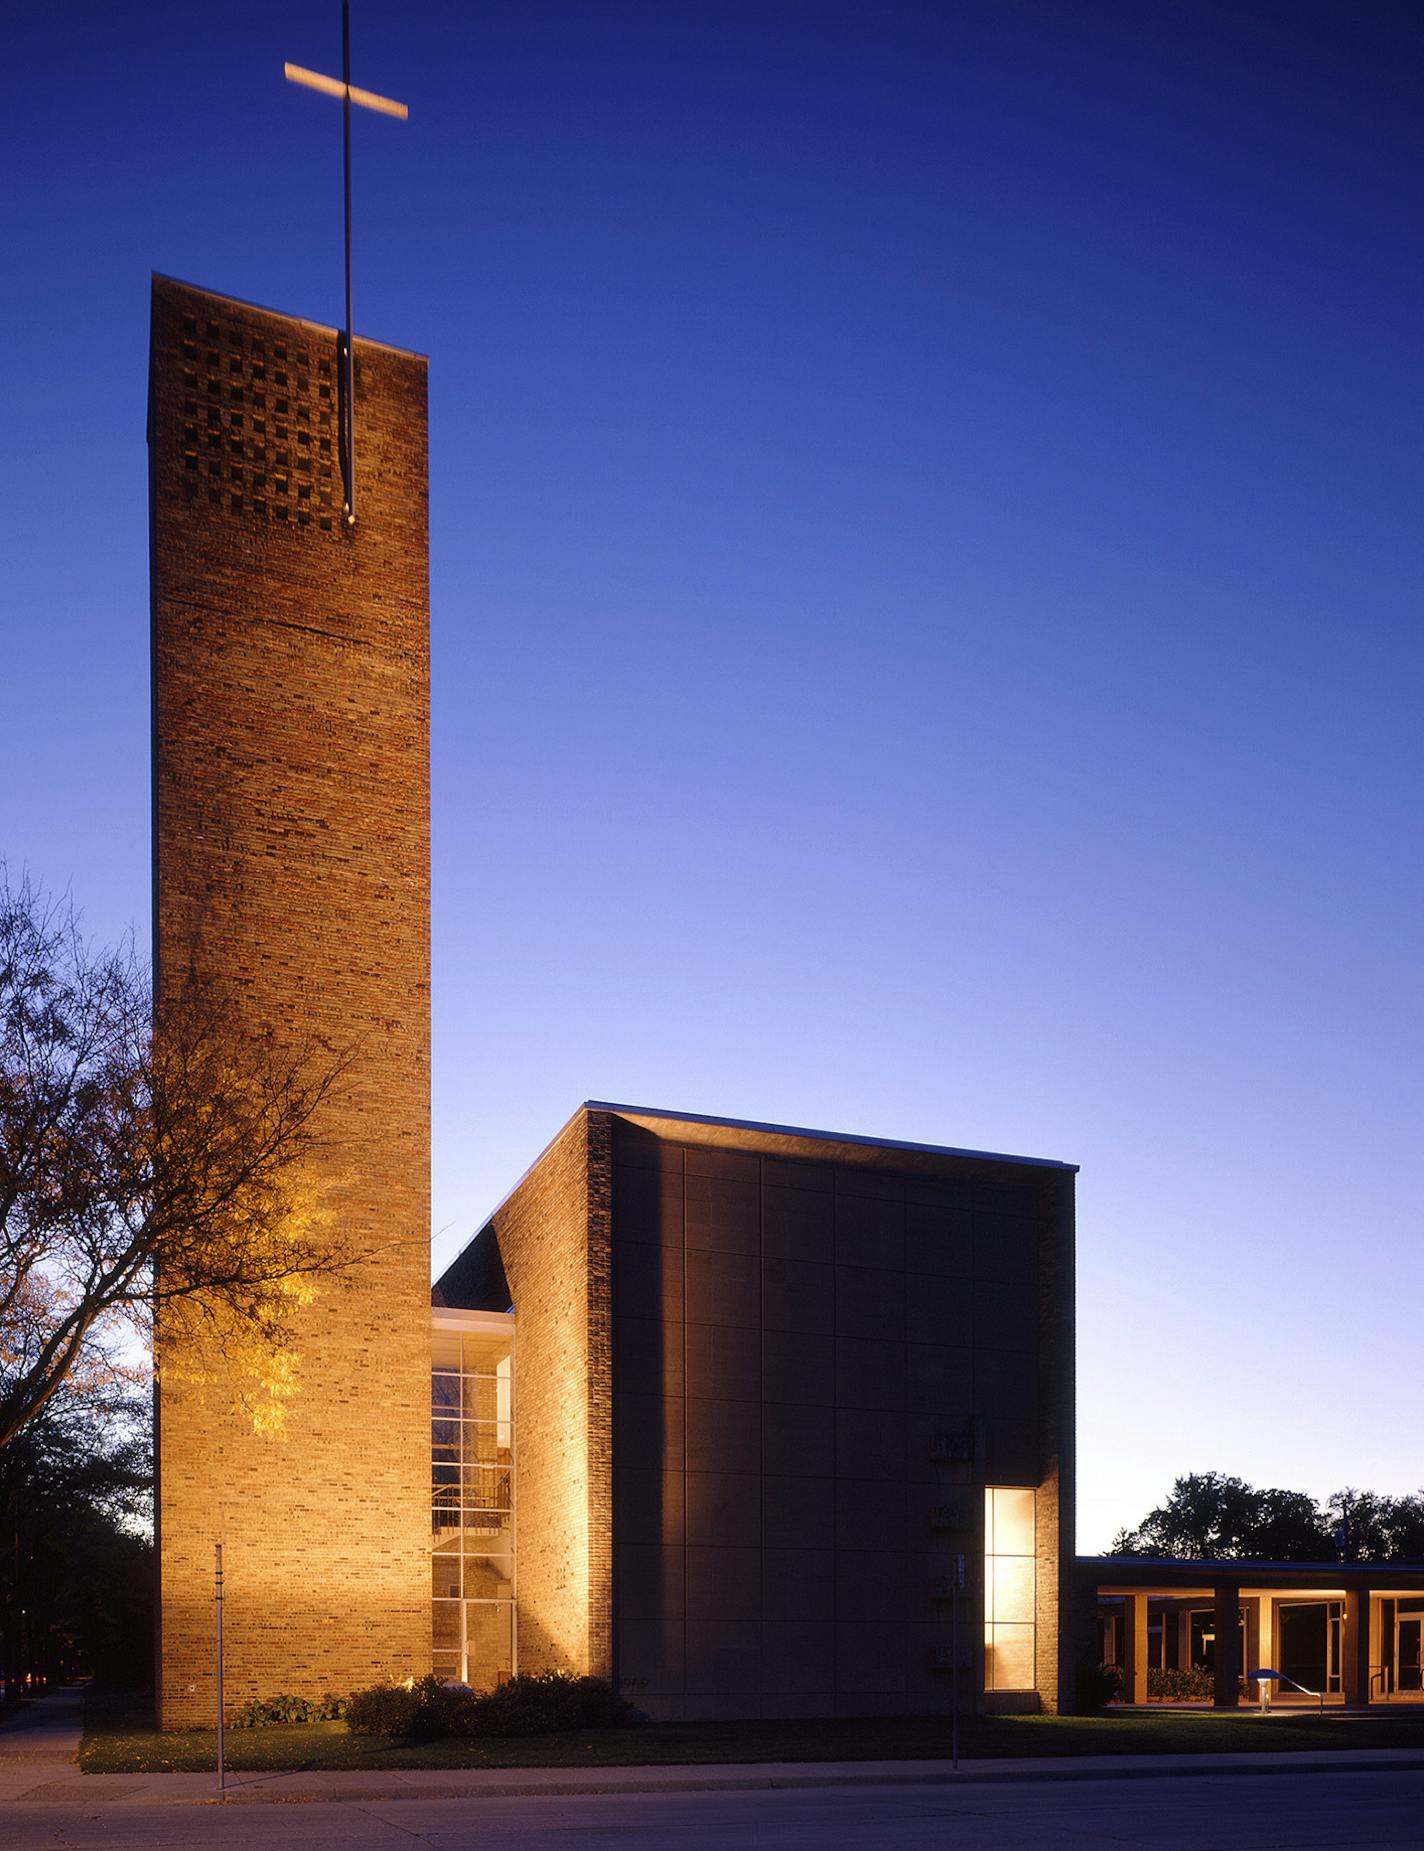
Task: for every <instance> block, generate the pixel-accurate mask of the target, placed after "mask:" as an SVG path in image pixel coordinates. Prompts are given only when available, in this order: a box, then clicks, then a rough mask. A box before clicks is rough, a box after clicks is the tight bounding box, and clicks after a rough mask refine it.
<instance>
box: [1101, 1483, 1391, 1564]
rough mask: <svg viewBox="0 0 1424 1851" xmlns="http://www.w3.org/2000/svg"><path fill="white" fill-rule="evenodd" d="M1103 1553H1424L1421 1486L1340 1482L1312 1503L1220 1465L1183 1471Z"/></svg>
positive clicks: (1328, 1558)
mask: <svg viewBox="0 0 1424 1851" xmlns="http://www.w3.org/2000/svg"><path fill="white" fill-rule="evenodd" d="M1109 1553H1110V1554H1112V1555H1146V1556H1201V1557H1205V1558H1206V1559H1208V1560H1217V1561H1229V1560H1232V1559H1235V1558H1238V1557H1254V1558H1257V1559H1259V1560H1262V1561H1271V1562H1334V1561H1342V1562H1404V1561H1424V1493H1421V1492H1413V1493H1410V1494H1409V1495H1408V1496H1405V1497H1390V1496H1389V1495H1388V1494H1387V1493H1384V1492H1379V1491H1356V1490H1354V1489H1353V1488H1352V1487H1346V1489H1345V1490H1343V1491H1336V1492H1333V1493H1332V1494H1331V1496H1330V1497H1328V1498H1326V1499H1325V1501H1324V1502H1323V1503H1317V1502H1316V1500H1315V1499H1314V1498H1312V1497H1309V1496H1308V1495H1307V1494H1306V1493H1305V1492H1304V1491H1281V1490H1259V1489H1258V1488H1257V1487H1256V1486H1255V1485H1248V1484H1247V1483H1246V1481H1245V1479H1244V1478H1233V1477H1231V1476H1230V1475H1229V1474H1227V1473H1225V1472H1189V1473H1187V1474H1186V1475H1185V1476H1184V1477H1182V1478H1179V1479H1178V1480H1177V1481H1176V1483H1175V1484H1174V1485H1173V1486H1172V1490H1171V1494H1170V1495H1169V1497H1168V1498H1167V1500H1166V1502H1165V1503H1163V1504H1159V1505H1158V1506H1157V1508H1156V1509H1155V1510H1151V1511H1149V1512H1148V1513H1147V1515H1146V1516H1145V1517H1144V1518H1143V1519H1142V1521H1141V1523H1139V1524H1138V1525H1137V1527H1136V1529H1131V1530H1122V1531H1121V1532H1119V1534H1118V1535H1117V1537H1116V1538H1115V1539H1114V1541H1113V1546H1112V1548H1111V1550H1110V1551H1109Z"/></svg>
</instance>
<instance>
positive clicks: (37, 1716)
mask: <svg viewBox="0 0 1424 1851" xmlns="http://www.w3.org/2000/svg"><path fill="white" fill-rule="evenodd" d="M79 1721H80V1716H79V1696H78V1693H77V1692H75V1693H67V1692H61V1693H57V1694H56V1696H54V1697H51V1698H49V1699H46V1700H45V1701H44V1702H43V1703H40V1704H35V1705H34V1706H32V1707H31V1706H27V1709H26V1711H25V1712H24V1714H23V1715H22V1718H21V1719H20V1721H19V1723H18V1724H16V1723H11V1724H10V1725H7V1727H6V1728H5V1729H4V1730H3V1731H0V1851H89V1848H90V1847H94V1848H95V1851H99V1848H100V1847H102V1848H103V1851H143V1848H145V1847H150V1846H151V1847H154V1851H158V1848H159V1847H162V1848H164V1851H187V1848H188V1847H195V1848H196V1847H204V1848H206V1847H213V1851H227V1848H229V1847H231V1848H232V1851H245V1848H246V1847H249V1846H252V1847H259V1846H260V1847H263V1848H264V1851H267V1848H270V1851H284V1848H285V1847H292V1851H302V1848H304V1847H308V1846H310V1847H312V1851H346V1848H347V1847H350V1851H388V1848H389V1851H394V1848H395V1847H397V1846H399V1847H404V1848H405V1851H410V1847H412V1846H426V1847H429V1851H467V1848H468V1851H474V1848H475V1847H479V1848H480V1851H487V1848H488V1847H490V1846H491V1845H494V1844H497V1846H498V1851H572V1847H573V1845H574V1844H575V1843H576V1842H577V1841H579V1840H585V1841H588V1842H589V1843H590V1844H591V1845H593V1846H595V1847H596V1846H597V1845H598V1844H599V1843H600V1842H602V1841H610V1842H612V1841H617V1842H619V1843H620V1844H621V1843H623V1842H627V1843H629V1844H631V1845H633V1846H634V1847H635V1851H664V1847H666V1848H667V1851H674V1847H675V1848H676V1851H700V1847H703V1846H706V1847H709V1848H710V1847H714V1846H715V1847H717V1851H728V1847H729V1845H734V1846H735V1851H763V1848H765V1851H809V1848H810V1847H818V1848H822V1847H841V1846H847V1847H850V1846H854V1847H856V1851H861V1848H862V1847H866V1848H868V1851H921V1848H922V1847H924V1848H929V1847H933V1848H934V1851H1021V1848H1026V1847H1033V1851H1086V1848H1088V1847H1094V1846H1102V1847H1106V1848H1115V1847H1141V1851H1314V1848H1316V1847H1318V1848H1319V1851H1383V1847H1386V1846H1389V1847H1399V1846H1409V1847H1412V1848H1414V1851H1419V1848H1420V1847H1424V1757H1421V1756H1420V1755H1418V1753H1417V1752H1416V1753H1414V1754H1412V1755H1411V1754H1409V1753H1405V1754H1402V1755H1401V1754H1398V1753H1396V1752H1395V1751H1391V1750H1383V1749H1375V1750H1357V1751H1347V1752H1344V1753H1333V1754H1292V1755H1270V1756H1266V1755H1240V1754H1237V1755H1215V1756H1193V1757H1191V1759H1190V1760H1189V1761H1184V1760H1183V1758H1181V1757H1176V1756H1173V1757H1159V1756H1113V1757H1096V1758H1092V1759H1086V1758H1085V1759H1074V1760H1063V1761H1053V1762H1050V1761H1045V1760H1036V1761H1029V1762H1022V1763H1013V1762H1005V1761H994V1762H980V1763H978V1764H975V1763H972V1762H966V1763H965V1764H964V1765H963V1767H962V1769H961V1770H960V1772H959V1773H958V1774H957V1775H956V1774H955V1773H953V1772H952V1771H951V1770H950V1769H949V1768H948V1767H947V1766H946V1764H945V1763H944V1762H928V1761H924V1762H852V1763H845V1764H842V1765H838V1766H837V1765H816V1764H812V1763H804V1762H803V1763H786V1764H762V1765H747V1766H743V1767H660V1768H654V1767H647V1768H638V1767H622V1768H524V1769H482V1770H469V1771H457V1770H446V1771H439V1770H409V1771H405V1772H396V1771H386V1772H384V1773H379V1774H373V1773H352V1772H349V1771H347V1772H342V1771H336V1770H333V1771H330V1772H324V1773H323V1772H314V1773H306V1774H293V1773H286V1774H243V1775H236V1776H230V1777H229V1779H230V1781H231V1783H232V1784H231V1786H230V1788H229V1791H228V1793H227V1795H226V1796H225V1797H224V1798H222V1799H219V1797H218V1796H217V1794H216V1792H215V1789H214V1778H213V1776H212V1775H211V1774H134V1775H127V1774H101V1775H84V1774H81V1773H80V1772H79V1769H78V1767H77V1766H76V1765H75V1761H74V1754H75V1750H76V1748H77V1746H78V1741H79Z"/></svg>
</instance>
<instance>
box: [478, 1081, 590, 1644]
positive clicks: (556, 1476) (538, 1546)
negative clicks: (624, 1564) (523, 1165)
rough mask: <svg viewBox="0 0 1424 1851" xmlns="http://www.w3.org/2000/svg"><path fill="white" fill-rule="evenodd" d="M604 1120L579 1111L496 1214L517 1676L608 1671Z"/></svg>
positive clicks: (495, 1230) (495, 1231)
mask: <svg viewBox="0 0 1424 1851" xmlns="http://www.w3.org/2000/svg"><path fill="white" fill-rule="evenodd" d="M610 1176H611V1159H610V1152H609V1130H608V1120H607V1118H606V1116H605V1115H603V1114H599V1113H588V1112H584V1111H580V1112H579V1113H577V1114H576V1115H575V1117H574V1118H573V1119H572V1120H571V1121H570V1123H569V1124H567V1125H566V1126H565V1127H564V1129H563V1131H562V1132H560V1134H559V1136H558V1137H557V1138H556V1139H555V1140H554V1142H553V1144H552V1145H551V1146H550V1147H549V1149H548V1150H547V1151H546V1152H545V1153H544V1155H543V1156H542V1157H541V1158H540V1159H539V1161H538V1163H536V1164H535V1165H534V1167H533V1169H532V1170H531V1171H530V1173H529V1175H528V1176H527V1177H525V1179H524V1181H523V1182H522V1183H521V1184H520V1185H519V1187H518V1188H517V1189H516V1190H515V1191H514V1193H513V1194H512V1195H511V1196H510V1197H509V1199H508V1200H507V1201H506V1202H505V1203H504V1204H503V1206H502V1207H501V1208H500V1209H498V1210H497V1211H496V1213H495V1216H494V1219H493V1230H494V1235H495V1239H496V1241H497V1242H498V1246H499V1253H500V1258H501V1260H502V1262H503V1266H504V1273H505V1277H506V1279H507V1280H508V1284H509V1292H510V1296H511V1299H512V1302H513V1304H514V1308H515V1318H516V1329H517V1332H518V1338H517V1343H516V1348H515V1357H516V1362H515V1369H516V1377H515V1394H516V1402H515V1406H516V1429H515V1432H516V1439H515V1444H516V1449H517V1452H516V1459H517V1468H516V1469H517V1484H518V1493H517V1496H518V1517H517V1521H518V1538H517V1548H518V1576H519V1621H518V1624H519V1664H520V1668H521V1670H526V1671H542V1670H555V1669H562V1670H570V1671H576V1672H591V1673H593V1674H594V1675H597V1676H605V1677H606V1676H608V1675H609V1673H610V1670H611V1623H612V1613H611V1610H612V1591H611V1590H612V1541H611V1521H610V1505H611V1497H612V1434H611V1425H610V1421H611V1403H610V1387H609V1384H610V1371H611V1355H610V1322H609V1320H610V1304H609V1251H608V1241H609V1213H610Z"/></svg>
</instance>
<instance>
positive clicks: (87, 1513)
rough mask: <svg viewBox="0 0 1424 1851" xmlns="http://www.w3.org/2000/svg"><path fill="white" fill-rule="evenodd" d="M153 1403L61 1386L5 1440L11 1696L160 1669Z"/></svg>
mask: <svg viewBox="0 0 1424 1851" xmlns="http://www.w3.org/2000/svg"><path fill="white" fill-rule="evenodd" d="M148 1405H149V1404H148V1398H147V1396H143V1397H139V1396H135V1395H124V1394H122V1393H115V1394H114V1395H112V1396H110V1397H108V1398H107V1399H105V1400H102V1401H100V1400H96V1398H95V1397H94V1396H92V1395H82V1396H81V1395H78V1394H71V1393H67V1392H65V1391H64V1390H61V1391H60V1392H59V1393H58V1394H57V1395H54V1396H52V1397H51V1398H50V1400H49V1401H48V1402H47V1403H46V1405H45V1407H44V1409H43V1410H42V1411H41V1412H40V1413H39V1414H37V1415H36V1416H35V1418H34V1419H33V1420H31V1421H29V1422H27V1424H26V1425H25V1427H24V1428H23V1429H22V1431H21V1432H20V1433H19V1434H18V1435H16V1437H15V1438H14V1439H12V1440H11V1441H10V1442H9V1444H8V1445H6V1446H4V1447H0V1674H3V1677H4V1680H5V1686H6V1689H7V1691H10V1692H14V1691H17V1690H21V1689H24V1688H25V1687H26V1686H27V1685H33V1684H34V1683H37V1682H39V1683H43V1682H49V1681H53V1680H62V1679H65V1678H71V1677H75V1676H78V1675H93V1676H95V1677H97V1678H99V1679H100V1680H102V1681H104V1682H106V1683H109V1684H117V1685H130V1686H134V1685H143V1684H146V1683H147V1682H148V1681H149V1679H150V1677H151V1674H152V1652H153V1544H152V1542H151V1540H150V1534H151V1514H152V1488H153V1458H152V1447H151V1438H150V1423H149V1420H148Z"/></svg>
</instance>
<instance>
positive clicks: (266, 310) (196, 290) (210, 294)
mask: <svg viewBox="0 0 1424 1851" xmlns="http://www.w3.org/2000/svg"><path fill="white" fill-rule="evenodd" d="M150 274H151V278H152V281H153V283H154V284H155V285H156V284H159V283H172V284H173V286H174V287H175V288H176V289H186V290H189V291H191V293H192V294H193V295H195V296H206V297H207V299H208V301H209V302H223V303H226V304H227V305H228V307H229V308H240V309H250V310H251V311H252V313H253V314H254V315H274V316H276V317H278V318H279V319H280V320H282V321H294V322H295V323H296V324H297V326H298V327H299V328H309V329H310V330H311V332H312V333H313V334H329V335H331V336H332V338H333V339H335V337H336V336H337V335H339V334H340V333H341V329H340V328H333V327H332V326H331V325H330V324H329V323H327V322H324V321H312V320H311V319H310V317H309V316H306V315H294V314H292V312H291V310H290V309H279V308H273V307H272V306H271V305H270V304H269V303H266V302H249V301H248V300H247V298H246V297H245V296H230V295H228V294H227V293H226V292H225V291H223V290H221V289H209V288H208V287H207V285H206V284H205V283H190V282H188V281H187V279H186V278H185V277H181V276H169V275H168V273H167V272H166V271H164V270H154V271H152V272H151V273H150ZM356 345H357V346H358V347H379V348H380V349H381V350H382V352H384V353H396V354H401V355H402V356H403V357H404V358H405V359H407V360H419V361H420V362H421V363H422V364H423V365H425V366H429V364H430V355H429V354H424V353H421V352H420V351H419V349H417V348H415V347H397V346H396V344H395V343H394V341H376V340H372V338H371V337H370V335H369V334H358V335H357V336H356Z"/></svg>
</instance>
